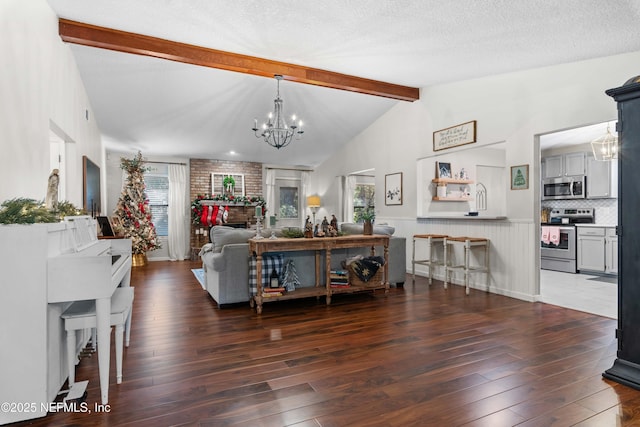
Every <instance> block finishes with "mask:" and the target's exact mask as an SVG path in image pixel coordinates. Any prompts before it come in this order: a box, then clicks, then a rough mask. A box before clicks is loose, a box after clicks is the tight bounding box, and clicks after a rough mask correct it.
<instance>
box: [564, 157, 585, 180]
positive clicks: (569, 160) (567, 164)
mask: <svg viewBox="0 0 640 427" xmlns="http://www.w3.org/2000/svg"><path fill="white" fill-rule="evenodd" d="M564 174H565V175H566V176H574V175H584V174H585V154H584V153H569V154H565V155H564Z"/></svg>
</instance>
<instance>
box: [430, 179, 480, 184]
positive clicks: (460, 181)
mask: <svg viewBox="0 0 640 427" xmlns="http://www.w3.org/2000/svg"><path fill="white" fill-rule="evenodd" d="M431 182H433V183H435V184H473V180H470V179H454V178H433V179H432V180H431Z"/></svg>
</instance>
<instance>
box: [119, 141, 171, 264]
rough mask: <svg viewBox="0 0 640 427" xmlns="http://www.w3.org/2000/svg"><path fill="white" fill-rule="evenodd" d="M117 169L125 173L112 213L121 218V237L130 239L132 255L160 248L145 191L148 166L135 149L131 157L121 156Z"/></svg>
mask: <svg viewBox="0 0 640 427" xmlns="http://www.w3.org/2000/svg"><path fill="white" fill-rule="evenodd" d="M120 168H121V169H123V170H125V171H126V172H127V174H128V176H127V182H126V184H125V186H124V187H123V188H122V194H120V199H119V200H118V205H117V206H116V210H115V212H114V215H116V216H117V217H118V218H120V222H121V224H122V225H121V231H122V234H123V237H125V238H130V239H131V244H132V252H133V253H134V254H146V253H147V251H152V250H154V249H160V242H159V241H158V236H157V234H156V228H155V226H154V225H153V222H152V221H151V209H150V208H149V200H148V199H147V194H146V193H145V185H144V172H145V171H146V170H147V168H146V167H145V166H144V160H143V159H142V153H140V152H138V154H137V155H136V156H135V157H134V158H133V159H126V158H124V157H123V158H121V159H120Z"/></svg>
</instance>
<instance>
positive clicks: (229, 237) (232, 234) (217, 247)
mask: <svg viewBox="0 0 640 427" xmlns="http://www.w3.org/2000/svg"><path fill="white" fill-rule="evenodd" d="M255 235H256V232H255V231H253V230H246V229H244V228H233V227H226V226H224V225H223V226H216V227H211V241H212V242H213V252H222V247H223V246H224V245H230V244H233V243H247V242H248V241H249V239H250V238H252V237H253V236H255Z"/></svg>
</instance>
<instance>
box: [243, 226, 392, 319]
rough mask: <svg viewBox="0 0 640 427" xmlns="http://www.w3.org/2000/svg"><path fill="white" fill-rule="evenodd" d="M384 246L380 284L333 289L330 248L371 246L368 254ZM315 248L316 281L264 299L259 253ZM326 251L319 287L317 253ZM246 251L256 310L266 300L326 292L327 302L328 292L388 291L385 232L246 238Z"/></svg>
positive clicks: (318, 259)
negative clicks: (254, 285) (253, 279)
mask: <svg viewBox="0 0 640 427" xmlns="http://www.w3.org/2000/svg"><path fill="white" fill-rule="evenodd" d="M376 246H383V247H384V267H382V268H383V269H384V270H383V275H382V281H381V282H380V284H379V286H376V285H374V284H372V285H371V286H366V287H365V286H354V285H351V286H349V287H347V288H332V287H331V283H330V280H329V277H330V272H331V251H332V250H333V249H341V248H360V247H371V254H372V255H375V247H376ZM308 250H315V251H316V273H315V278H316V283H315V286H312V287H302V288H298V289H296V290H295V291H292V292H287V293H286V294H284V295H282V296H277V297H269V298H268V299H265V298H263V297H262V254H263V253H265V252H287V251H308ZM321 251H325V253H326V259H325V281H326V283H325V286H324V288H322V287H321V286H320V268H321V266H320V253H321ZM249 254H250V255H251V256H255V257H256V270H257V271H256V281H257V292H256V295H255V296H254V297H253V298H252V300H251V302H252V305H253V304H254V303H255V306H256V312H257V313H258V314H261V313H262V304H263V303H264V302H265V300H266V301H280V300H286V299H296V298H308V297H313V296H316V297H319V296H322V295H325V296H326V298H327V305H329V304H331V295H333V294H342V293H352V292H359V291H364V290H372V289H384V290H385V292H389V268H388V266H389V236H386V235H379V234H374V235H364V234H362V235H349V236H340V237H314V238H312V239H306V238H299V239H286V238H278V239H257V240H256V239H250V240H249Z"/></svg>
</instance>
